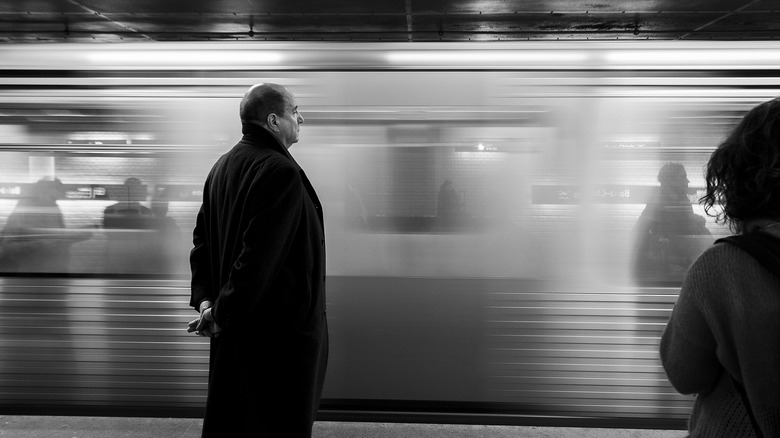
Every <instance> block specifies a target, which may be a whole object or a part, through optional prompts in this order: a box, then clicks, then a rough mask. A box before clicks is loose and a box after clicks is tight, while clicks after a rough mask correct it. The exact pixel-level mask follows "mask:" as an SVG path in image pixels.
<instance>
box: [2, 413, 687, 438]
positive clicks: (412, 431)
mask: <svg viewBox="0 0 780 438" xmlns="http://www.w3.org/2000/svg"><path fill="white" fill-rule="evenodd" d="M201 424H202V420H199V419H192V418H128V417H59V416H23V415H0V437H2V438H199V437H200V427H201ZM684 436H685V432H684V431H681V430H643V429H597V428H574V427H536V426H483V425H453V424H408V423H348V422H335V421H318V422H317V423H315V425H314V433H313V437H314V438H445V437H446V438H508V437H512V438H525V437H528V438H532V437H533V438H536V437H545V438H553V437H555V438H558V437H560V438H574V437H577V438H681V437H684Z"/></svg>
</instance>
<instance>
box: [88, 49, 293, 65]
mask: <svg viewBox="0 0 780 438" xmlns="http://www.w3.org/2000/svg"><path fill="white" fill-rule="evenodd" d="M281 60H282V54H281V53H279V52H264V51H244V50H236V51H233V50H221V51H216V50H214V51H204V50H164V51H160V50H132V51H95V52H91V53H89V54H88V55H87V61H88V62H90V63H92V64H94V65H98V66H115V65H128V66H133V67H138V66H143V67H148V66H171V67H176V68H184V67H186V68H190V67H192V66H201V67H210V66H213V67H219V68H225V67H229V66H236V65H249V66H258V65H265V64H278V63H279V62H280V61H281Z"/></svg>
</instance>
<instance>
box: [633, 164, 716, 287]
mask: <svg viewBox="0 0 780 438" xmlns="http://www.w3.org/2000/svg"><path fill="white" fill-rule="evenodd" d="M658 182H660V183H661V186H660V187H659V188H658V191H657V192H656V193H655V195H654V196H653V199H651V200H650V201H649V202H648V203H647V206H646V207H645V209H644V211H642V214H641V215H640V216H639V220H638V221H637V224H636V226H635V227H634V230H635V234H636V239H635V245H636V246H635V248H636V256H635V257H634V274H635V277H636V279H637V280H638V281H639V282H640V283H644V282H653V281H661V282H680V281H682V279H683V277H684V276H685V272H686V271H687V270H688V267H690V265H691V263H693V261H694V260H695V259H696V257H697V256H698V255H699V254H700V253H701V252H702V251H703V250H704V249H705V247H706V245H709V243H710V242H711V241H710V240H709V238H708V237H709V236H710V232H709V230H707V227H706V225H705V224H706V221H705V219H704V218H703V217H701V216H699V215H697V214H695V213H694V212H693V206H692V205H691V201H690V200H689V199H688V183H689V181H688V174H687V172H686V171H685V167H684V166H683V165H682V164H680V163H667V164H665V165H664V166H663V167H661V170H660V171H659V172H658ZM702 236H704V237H707V239H702V238H701V237H702Z"/></svg>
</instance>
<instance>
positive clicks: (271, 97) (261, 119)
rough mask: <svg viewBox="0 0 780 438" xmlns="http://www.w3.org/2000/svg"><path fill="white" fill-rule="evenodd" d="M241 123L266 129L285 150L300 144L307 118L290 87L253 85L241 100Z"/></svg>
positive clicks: (267, 84)
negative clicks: (302, 113)
mask: <svg viewBox="0 0 780 438" xmlns="http://www.w3.org/2000/svg"><path fill="white" fill-rule="evenodd" d="M240 115H241V123H242V124H245V125H246V124H254V125H258V126H262V127H263V128H265V129H266V130H268V131H269V132H270V133H271V134H272V135H273V136H274V137H276V139H277V140H279V142H280V143H281V144H282V146H284V147H285V148H289V147H290V146H292V145H293V143H297V142H298V132H299V130H300V125H301V124H302V123H303V116H301V115H300V113H298V102H297V101H296V99H295V96H294V95H293V94H292V92H290V90H288V89H287V88H285V87H283V86H281V85H277V84H271V83H265V84H257V85H253V86H252V87H251V88H249V90H248V91H247V92H246V94H245V95H244V98H243V99H242V100H241V107H240Z"/></svg>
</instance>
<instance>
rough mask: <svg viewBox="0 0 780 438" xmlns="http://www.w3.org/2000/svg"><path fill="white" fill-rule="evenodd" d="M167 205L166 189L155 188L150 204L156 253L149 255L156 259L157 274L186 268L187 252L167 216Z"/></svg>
mask: <svg viewBox="0 0 780 438" xmlns="http://www.w3.org/2000/svg"><path fill="white" fill-rule="evenodd" d="M168 205H169V196H168V189H166V188H164V187H163V188H157V190H156V191H155V194H154V196H152V202H151V211H152V215H153V216H154V217H153V219H152V228H153V229H154V230H155V233H156V237H155V241H154V243H155V247H156V251H154V253H153V254H150V255H151V256H152V257H153V258H155V259H156V262H155V263H154V266H155V267H156V269H157V272H158V273H162V274H172V273H175V272H178V271H181V270H182V269H184V268H186V267H187V265H186V263H185V262H186V260H187V252H188V251H187V250H186V248H185V246H184V242H183V240H182V236H181V230H180V229H179V226H178V225H177V224H176V221H175V220H174V219H173V218H172V217H170V216H168ZM177 262H178V263H177ZM179 268H181V269H179Z"/></svg>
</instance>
